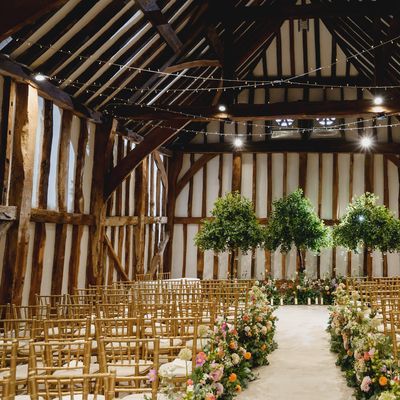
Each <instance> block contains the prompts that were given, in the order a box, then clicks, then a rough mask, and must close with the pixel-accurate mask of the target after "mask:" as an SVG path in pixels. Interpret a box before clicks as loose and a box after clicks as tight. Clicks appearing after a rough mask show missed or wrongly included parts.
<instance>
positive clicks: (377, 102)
mask: <svg viewBox="0 0 400 400" xmlns="http://www.w3.org/2000/svg"><path fill="white" fill-rule="evenodd" d="M374 104H375V105H376V106H381V105H382V104H383V97H382V96H375V97H374Z"/></svg>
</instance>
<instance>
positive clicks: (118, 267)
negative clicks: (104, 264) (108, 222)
mask: <svg viewBox="0 0 400 400" xmlns="http://www.w3.org/2000/svg"><path fill="white" fill-rule="evenodd" d="M104 242H105V243H106V245H107V249H108V253H109V254H110V256H111V259H112V260H113V264H114V266H115V269H116V271H117V273H118V275H119V276H120V277H121V278H122V280H124V281H129V277H128V275H127V274H126V272H125V270H124V267H123V266H122V263H121V260H120V258H119V257H118V254H117V253H116V252H115V250H114V248H113V245H112V243H111V241H110V239H109V238H108V236H107V234H106V233H105V232H104ZM110 273H111V271H110Z"/></svg>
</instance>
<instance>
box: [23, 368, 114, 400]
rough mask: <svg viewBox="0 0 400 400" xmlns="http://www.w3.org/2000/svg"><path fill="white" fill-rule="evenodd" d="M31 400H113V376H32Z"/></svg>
mask: <svg viewBox="0 0 400 400" xmlns="http://www.w3.org/2000/svg"><path fill="white" fill-rule="evenodd" d="M29 392H30V399H31V400H41V399H43V400H114V399H115V374H113V373H109V374H100V373H99V374H84V375H81V376H69V377H65V376H54V375H32V376H30V378H29Z"/></svg>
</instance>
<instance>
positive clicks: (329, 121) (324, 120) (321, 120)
mask: <svg viewBox="0 0 400 400" xmlns="http://www.w3.org/2000/svg"><path fill="white" fill-rule="evenodd" d="M317 121H318V123H319V124H320V125H322V126H332V125H333V124H334V123H335V121H336V118H317Z"/></svg>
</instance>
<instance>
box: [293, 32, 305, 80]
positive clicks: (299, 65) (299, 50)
mask: <svg viewBox="0 0 400 400" xmlns="http://www.w3.org/2000/svg"><path fill="white" fill-rule="evenodd" d="M294 29H295V30H296V29H297V27H296V26H295V27H294ZM294 60H295V74H296V75H299V74H302V73H304V72H306V71H304V61H303V40H302V37H301V36H298V35H294ZM290 75H292V74H290Z"/></svg>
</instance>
